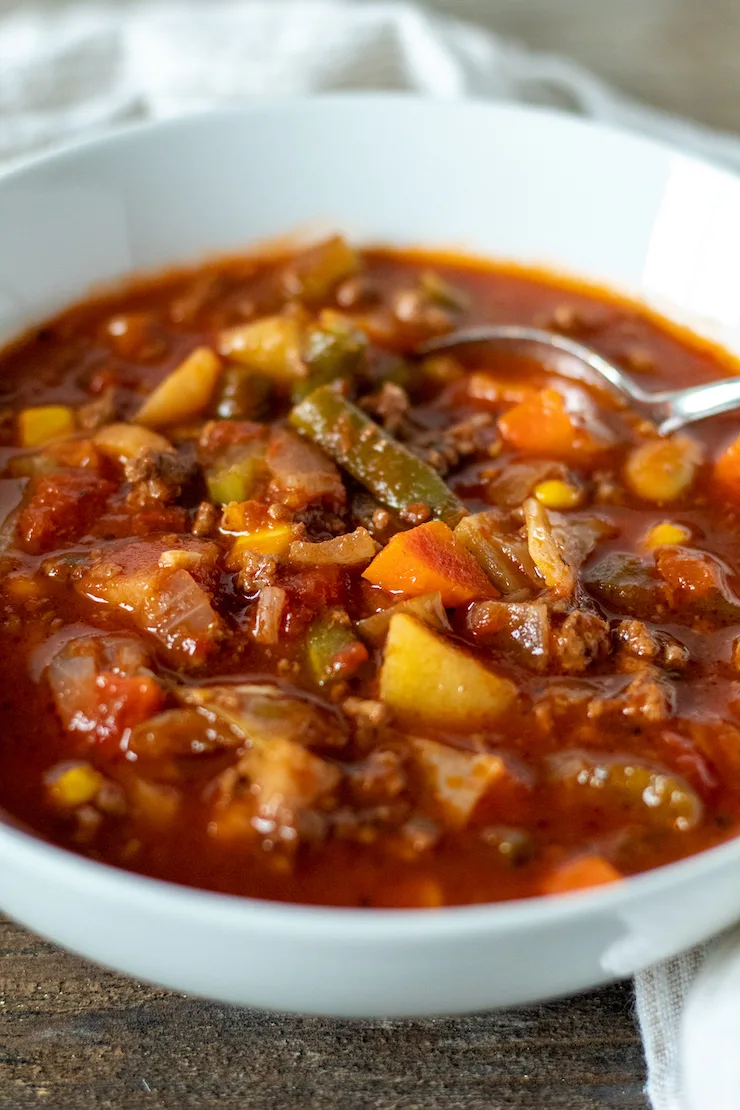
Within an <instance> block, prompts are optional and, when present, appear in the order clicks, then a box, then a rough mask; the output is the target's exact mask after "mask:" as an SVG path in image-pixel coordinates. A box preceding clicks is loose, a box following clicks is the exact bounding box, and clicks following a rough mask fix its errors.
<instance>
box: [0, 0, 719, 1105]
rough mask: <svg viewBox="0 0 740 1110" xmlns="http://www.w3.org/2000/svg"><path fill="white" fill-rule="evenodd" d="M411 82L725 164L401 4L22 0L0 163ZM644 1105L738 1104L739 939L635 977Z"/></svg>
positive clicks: (555, 72) (668, 125) (557, 74)
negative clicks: (160, 120) (527, 106)
mask: <svg viewBox="0 0 740 1110" xmlns="http://www.w3.org/2000/svg"><path fill="white" fill-rule="evenodd" d="M371 88H384V89H410V90H416V91H418V92H421V93H425V94H427V95H430V96H438V97H447V98H449V97H462V96H479V97H492V98H498V99H509V100H517V101H523V102H526V103H536V104H548V105H556V106H560V107H564V108H567V109H570V110H571V111H575V112H580V113H582V114H584V115H588V116H592V117H594V118H596V119H600V120H604V121H607V122H611V123H615V124H618V125H621V126H625V127H630V128H633V129H635V130H639V131H642V132H643V133H645V134H647V135H652V136H654V137H656V138H660V139H665V140H667V141H669V142H672V143H676V144H678V145H681V146H683V147H685V148H687V149H690V150H693V151H695V152H697V153H699V154H702V155H704V156H705V157H708V158H712V159H715V160H718V161H721V162H724V163H725V164H727V165H730V166H732V167H734V168H737V169H740V140H739V139H738V138H737V137H735V136H733V135H720V134H718V133H716V132H711V131H709V130H706V129H704V128H701V127H699V126H696V125H693V124H690V123H688V122H685V121H682V120H679V119H676V118H674V117H672V116H669V115H666V114H665V113H662V112H658V111H655V110H651V109H648V108H645V107H643V106H641V105H639V104H637V103H635V102H633V101H631V100H629V99H627V98H626V97H624V96H620V95H619V94H618V93H616V92H614V91H613V90H611V89H610V88H608V87H607V86H606V85H604V84H603V83H602V82H601V81H599V80H598V79H597V78H596V77H594V76H593V75H592V74H590V73H588V72H587V71H585V70H583V69H581V68H580V67H578V66H576V65H574V64H572V63H571V62H569V61H567V60H565V59H562V58H557V57H551V56H548V55H543V54H533V53H531V52H529V51H527V50H525V49H524V48H522V47H521V46H518V45H516V44H514V43H511V42H505V41H502V40H501V39H498V38H496V37H495V36H494V35H491V34H488V33H486V32H484V31H482V30H479V29H476V28H474V27H471V26H468V25H465V24H462V23H459V22H456V21H453V20H449V19H445V18H442V17H435V16H433V15H430V14H428V13H425V12H424V11H423V10H422V9H420V8H419V7H417V6H416V5H414V4H410V3H400V2H399V3H396V2H392V0H388V2H378V3H363V4H351V3H346V2H342V0H261V2H260V0H209V2H207V3H206V2H204V0H133V2H130V3H127V4H126V5H125V6H122V5H121V4H120V3H119V2H118V0H99V2H94V3H93V2H91V3H70V2H65V0H57V2H56V3H55V4H54V5H53V6H51V7H50V6H48V5H47V4H39V3H35V2H34V0H23V3H22V5H21V6H19V7H17V8H16V9H15V10H14V11H12V12H10V13H9V14H6V15H5V16H0V159H5V160H6V161H8V160H10V159H11V158H13V157H14V156H18V155H20V154H23V153H27V152H28V151H30V150H33V149H35V148H38V147H41V146H43V145H46V144H49V143H53V142H58V141H60V140H63V139H68V138H70V137H72V136H74V135H79V134H82V133H83V132H90V131H91V130H94V129H96V128H98V129H99V128H104V127H106V126H109V125H111V124H113V123H121V122H123V121H126V120H135V119H144V118H154V117H161V116H167V115H175V114H178V113H182V112H185V111H192V110H194V109H198V108H203V107H207V106H209V105H215V104H223V103H233V102H235V101H239V100H244V99H245V98H249V97H255V96H264V95H280V96H284V95H289V94H302V93H308V92H315V91H330V90H338V89H371ZM635 986H636V995H637V1010H638V1016H639V1019H640V1024H641V1028H642V1034H643V1039H644V1043H645V1052H646V1055H647V1060H648V1070H649V1081H648V1094H649V1097H650V1099H651V1101H652V1104H653V1107H654V1110H738V1108H740V1053H738V1052H737V1049H736V1044H737V1041H738V1035H740V939H739V938H738V937H737V935H735V936H734V937H733V936H730V938H729V939H728V938H725V939H724V940H723V941H722V942H714V943H713V944H712V945H710V946H708V947H705V948H702V949H697V950H695V951H694V952H691V953H689V954H687V955H684V956H681V957H678V958H677V959H674V960H670V961H668V962H667V963H665V964H663V965H661V966H659V967H656V968H652V969H650V970H649V971H645V972H643V973H642V974H640V975H638V976H637V977H636V983H635Z"/></svg>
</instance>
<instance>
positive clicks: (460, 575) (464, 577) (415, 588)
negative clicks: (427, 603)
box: [363, 520, 496, 607]
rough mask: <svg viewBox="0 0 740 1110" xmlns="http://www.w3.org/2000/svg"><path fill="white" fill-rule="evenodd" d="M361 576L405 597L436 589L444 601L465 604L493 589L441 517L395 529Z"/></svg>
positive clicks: (492, 591)
mask: <svg viewBox="0 0 740 1110" xmlns="http://www.w3.org/2000/svg"><path fill="white" fill-rule="evenodd" d="M363 578H366V579H367V580H368V582H372V584H373V585H374V586H380V587H382V589H384V590H390V591H391V592H396V593H403V594H406V596H407V597H420V596H421V595H422V594H429V593H439V594H440V595H441V597H442V603H443V605H449V606H451V607H452V606H456V605H466V604H467V603H468V602H469V601H473V600H474V599H475V598H482V597H494V596H496V591H495V590H494V588H493V586H492V585H491V583H490V582H489V580H488V578H487V577H486V575H485V574H484V573H483V571H482V570H481V568H480V566H479V565H478V563H477V562H476V561H475V559H474V558H473V556H472V555H471V554H470V553H469V552H468V551H466V550H465V548H464V547H463V546H462V544H460V543H458V541H457V540H456V539H455V536H454V535H453V533H452V531H451V529H450V528H448V526H447V525H446V524H444V523H443V522H442V521H441V520H431V521H429V523H428V524H420V525H418V526H417V527H416V528H411V529H410V530H409V531H408V532H398V533H397V534H396V535H395V536H393V537H392V538H391V539H390V541H389V542H388V543H387V544H386V546H385V547H384V548H383V550H382V551H381V552H380V553H379V554H378V555H376V556H375V558H374V559H373V561H372V563H371V564H370V566H369V567H368V568H367V570H366V571H365V572H364V573H363Z"/></svg>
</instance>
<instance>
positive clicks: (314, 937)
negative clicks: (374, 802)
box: [0, 97, 740, 1016]
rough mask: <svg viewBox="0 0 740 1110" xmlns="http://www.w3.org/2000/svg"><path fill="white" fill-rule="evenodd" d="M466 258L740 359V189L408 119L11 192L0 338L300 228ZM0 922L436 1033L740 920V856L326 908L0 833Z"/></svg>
mask: <svg viewBox="0 0 740 1110" xmlns="http://www.w3.org/2000/svg"><path fill="white" fill-rule="evenodd" d="M311 227H314V228H316V227H321V228H323V229H326V228H340V229H342V230H345V231H347V232H349V233H350V234H352V235H353V236H355V237H356V238H359V239H361V240H365V241H372V242H378V241H380V242H390V243H397V244H407V243H408V244H413V245H429V246H445V247H449V246H451V247H455V248H461V249H469V250H471V251H474V252H475V253H477V254H488V255H491V256H493V257H498V258H504V259H516V260H518V261H522V262H532V263H537V264H549V265H552V266H554V267H556V268H558V269H561V270H563V271H565V272H569V273H575V274H579V275H582V276H583V277H586V278H589V279H593V280H595V281H598V282H605V283H607V284H609V285H612V286H614V287H616V288H619V289H620V290H627V291H633V292H636V293H639V294H640V295H642V296H643V297H644V298H645V299H647V300H648V301H649V302H651V303H652V304H654V305H657V306H660V307H663V306H665V305H669V306H671V311H672V314H673V315H674V316H676V317H678V318H680V319H683V320H688V321H696V320H697V319H698V320H701V321H702V325H701V326H702V330H703V331H704V332H706V333H707V334H711V335H712V336H713V337H715V338H717V337H718V338H720V339H722V340H723V341H724V342H725V343H726V344H727V345H728V346H729V347H731V348H733V349H734V350H736V351H737V350H738V349H739V348H740V328H739V324H740V298H738V297H737V296H736V295H735V292H736V290H737V289H738V288H739V287H740V280H738V279H739V278H740V182H739V181H738V180H736V179H735V178H734V177H732V176H731V175H729V174H726V173H723V172H722V171H720V170H717V169H714V168H712V167H710V166H708V165H704V164H702V163H699V162H696V161H694V160H692V159H689V158H686V157H684V156H682V155H680V154H677V153H675V152H672V151H670V150H668V149H666V148H663V147H661V146H659V145H656V144H652V143H649V142H647V141H645V140H642V139H636V138H633V137H630V136H626V135H623V134H620V133H618V132H613V131H611V130H608V129H605V128H600V127H596V126H594V125H589V124H585V123H582V122H579V121H576V120H573V119H571V118H569V117H565V116H559V115H557V114H553V113H544V112H530V111H526V110H522V109H514V108H502V107H496V106H491V105H483V104H471V103H433V102H428V101H417V100H414V99H412V98H404V97H398V98H391V97H342V98H336V99H326V100H317V101H301V102H292V103H290V102H289V103H285V104H283V105H273V106H259V105H257V106H255V107H254V108H253V109H251V110H245V111H238V112H237V111H234V112H228V113H223V114H218V115H216V116H199V117H194V118H192V119H190V120H187V121H177V122H170V123H167V124H159V125H154V126H147V127H144V128H140V129H137V130H132V131H128V132H126V133H123V134H121V135H118V136H114V137H109V138H107V139H103V140H100V141H97V142H95V143H91V144H84V145H82V146H80V147H78V148H74V149H72V150H70V151H67V152H62V153H60V154H58V155H55V156H53V157H50V158H46V159H42V160H39V161H35V162H33V163H31V164H30V165H28V166H27V167H24V168H22V169H20V170H18V171H16V172H14V173H12V174H9V175H6V176H5V177H4V178H0V340H8V339H10V338H12V337H14V336H15V335H16V334H18V333H19V332H20V330H21V329H22V328H24V327H25V326H27V325H29V324H31V323H33V322H35V321H37V320H39V319H41V318H43V316H44V315H45V314H47V313H49V312H52V311H55V310H57V309H59V308H61V307H63V306H64V305H66V304H68V303H70V302H71V301H74V300H75V299H76V298H79V297H80V296H83V295H84V294H86V293H87V292H88V291H89V290H90V288H91V287H95V286H99V285H100V284H107V283H110V282H111V281H114V280H116V279H118V278H121V277H124V276H127V275H129V274H131V273H132V272H143V271H152V270H156V269H158V268H163V267H166V266H171V265H174V264H178V263H187V262H193V261H197V260H198V259H200V258H202V257H205V256H208V255H209V254H211V255H212V254H218V253H224V252H228V253H233V252H234V251H238V250H241V249H247V248H249V246H250V245H251V244H253V243H255V242H262V241H265V240H269V239H270V238H272V237H275V236H281V235H284V234H286V233H288V232H291V231H292V230H294V229H307V228H311ZM0 873H1V874H2V879H0V904H2V906H3V908H4V909H5V910H7V911H8V912H9V913H11V914H13V915H14V916H16V917H17V918H18V919H19V920H21V921H23V922H25V923H26V924H28V925H30V926H31V927H32V928H34V929H37V930H38V931H39V932H41V933H43V934H45V935H47V936H49V937H50V938H52V939H54V940H57V941H59V942H61V943H63V944H65V945H67V946H68V947H70V948H73V949H75V950H77V951H79V952H81V953H83V954H85V955H87V956H89V957H91V958H93V959H95V960H98V961H100V962H102V963H105V964H108V965H110V966H113V967H116V968H119V969H121V970H124V971H128V972H130V973H131V974H134V975H137V976H141V977H144V978H147V979H151V980H154V981H158V982H161V983H164V984H166V985H168V986H171V987H174V988H176V989H180V990H187V991H192V992H195V993H198V994H203V995H208V996H211V997H214V998H219V999H222V1000H224V1001H229V1002H238V1003H245V1004H251V1005H258V1006H265V1007H271V1008H275V1009H283V1010H297V1011H304V1012H318V1013H327V1014H342V1015H355V1016H375V1015H388V1016H400V1015H409V1014H430V1013H445V1012H447V1013H451V1012H461V1011H465V1010H475V1009H482V1008H486V1007H490V1006H495V1005H507V1004H511V1003H517V1002H525V1001H530V1000H532V999H535V998H543V997H548V996H552V995H555V994H562V993H567V992H571V991H575V990H579V989H582V988H585V987H589V986H592V985H595V984H596V983H599V982H603V981H605V980H607V979H609V978H613V977H616V976H619V975H626V974H629V973H631V972H632V971H633V970H635V969H636V968H638V967H641V966H645V965H646V964H648V963H651V962H653V961H655V960H657V959H660V958H663V957H666V956H669V955H672V954H673V953H675V952H676V951H678V950H679V949H680V948H682V947H685V946H687V945H689V944H692V943H695V942H697V941H699V940H701V939H703V938H704V937H706V936H708V935H709V934H710V933H711V932H714V931H716V930H717V929H719V928H721V927H723V926H725V925H726V924H728V923H729V922H730V921H732V920H733V919H734V918H735V917H737V915H738V913H740V883H738V882H737V879H738V876H739V875H740V845H739V844H731V845H727V846H725V847H723V848H720V849H717V850H715V851H714V852H710V853H705V854H704V855H703V856H702V857H697V858H695V859H693V860H689V861H686V862H684V863H681V864H678V865H675V866H673V867H670V868H663V869H661V871H659V872H656V873H653V874H651V875H647V876H643V877H640V878H639V879H637V880H634V881H631V882H628V883H624V884H619V885H618V887H615V888H612V889H610V890H608V891H604V892H594V893H593V894H585V895H582V896H572V897H570V898H557V899H542V900H539V899H538V900H532V901H530V902H526V903H517V904H513V905H508V906H498V907H497V906H492V907H482V908H481V907H477V908H471V909H468V910H465V909H463V910H453V911H435V912H434V913H427V914H422V913H416V914H413V913H412V914H409V913H392V912H389V913H368V912H362V911H330V910H326V911H322V910H307V909H301V908H297V907H283V906H278V905H270V904H267V903H256V902H252V901H249V900H246V899H229V898H223V897H220V896H217V895H210V894H205V893H202V892H194V891H187V890H184V889H179V888H175V887H172V886H168V885H167V884H160V883H155V882H151V881H148V880H143V879H139V878H137V877H134V876H131V875H126V874H124V873H122V872H118V871H116V870H114V869H111V868H106V867H104V866H101V865H98V864H94V863H92V862H90V861H86V860H82V859H78V858H77V857H74V856H72V855H70V854H68V853H65V852H62V851H60V850H58V849H54V848H51V847H49V846H48V845H45V844H43V843H41V842H40V841H37V840H35V839H33V838H31V837H28V836H26V835H25V834H23V833H19V832H18V831H17V830H14V829H11V828H9V827H6V826H2V825H0Z"/></svg>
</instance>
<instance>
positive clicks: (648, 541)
mask: <svg viewBox="0 0 740 1110" xmlns="http://www.w3.org/2000/svg"><path fill="white" fill-rule="evenodd" d="M690 539H691V529H690V528H687V527H686V525H685V524H674V522H673V521H672V520H661V522H660V524H654V525H653V526H652V528H648V530H647V532H646V533H645V536H644V539H643V541H642V542H643V543H644V545H645V547H672V546H674V545H675V544H679V543H688V542H689V540H690Z"/></svg>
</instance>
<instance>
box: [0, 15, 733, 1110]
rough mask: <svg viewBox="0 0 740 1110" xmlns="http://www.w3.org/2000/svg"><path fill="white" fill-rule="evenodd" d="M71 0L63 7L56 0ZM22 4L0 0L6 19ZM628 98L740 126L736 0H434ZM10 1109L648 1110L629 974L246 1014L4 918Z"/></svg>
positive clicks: (3, 1055) (5, 1086) (4, 1105)
mask: <svg viewBox="0 0 740 1110" xmlns="http://www.w3.org/2000/svg"><path fill="white" fill-rule="evenodd" d="M59 2H60V0H55V2H54V6H56V5H57V3H59ZM19 3H20V0H0V14H1V13H2V12H3V11H4V10H7V9H9V8H13V7H17V6H19ZM430 4H431V5H432V6H436V7H437V8H438V9H440V10H443V11H446V12H447V13H449V14H454V15H458V16H460V17H463V18H468V19H477V20H479V21H480V22H481V23H485V24H486V25H488V26H489V27H491V28H492V29H495V30H497V31H499V32H500V33H502V34H504V35H506V36H508V37H512V38H518V39H520V40H521V41H524V42H528V43H529V44H530V45H532V46H533V47H535V48H536V49H540V50H551V51H554V52H560V53H566V54H570V55H571V56H573V57H575V58H577V59H578V60H580V61H581V62H582V63H584V64H585V65H588V66H590V67H591V68H593V69H594V70H595V71H596V72H598V73H600V74H601V75H602V76H603V77H605V78H607V79H608V80H611V81H613V82H615V83H617V84H618V85H620V86H621V88H622V89H623V90H624V91H626V92H628V93H631V94H632V95H634V96H637V97H642V98H644V99H646V100H648V101H651V102H652V103H653V104H656V105H658V106H661V107H664V108H667V109H669V110H672V111H675V112H681V113H683V114H685V115H689V116H693V117H694V118H696V119H698V120H701V121H704V122H706V123H711V124H713V125H715V126H721V127H726V128H732V129H737V130H740V99H738V96H737V57H738V55H739V54H740V5H738V3H737V0H702V3H701V4H698V3H696V2H695V0H649V2H646V0H620V2H619V4H616V3H614V2H613V0H612V2H608V0H430ZM0 1029H1V1030H2V1032H1V1033H0V1110H26V1108H31V1107H34V1108H35V1107H44V1108H45V1110H104V1108H108V1107H110V1108H112V1110H128V1108H132V1110H133V1108H136V1110H138V1108H140V1107H141V1108H144V1110H148V1108H152V1110H155V1108H157V1110H158V1108H160V1107H162V1108H166V1110H170V1108H172V1110H211V1107H213V1108H216V1107H218V1108H219V1110H305V1108H309V1107H310V1108H320V1110H645V1107H646V1105H647V1104H646V1101H645V1099H644V1096H643V1094H642V1084H643V1082H644V1061H643V1056H642V1050H641V1046H640V1042H639V1038H638V1036H637V1033H636V1028H635V1023H634V1018H633V1014H632V993H631V988H630V986H629V985H628V984H621V985H619V986H615V987H610V988H608V989H606V990H602V991H598V992H595V993H592V994H589V995H585V996H583V997H580V998H576V999H571V1000H569V1001H563V1002H557V1003H550V1004H548V1005H542V1006H533V1007H527V1008H525V1009H520V1010H513V1011H509V1012H506V1013H502V1014H489V1015H477V1016H473V1017H468V1018H457V1019H454V1020H434V1021H417V1022H386V1021H373V1022H367V1023H349V1022H340V1021H328V1020H320V1019H317V1018H298V1017H291V1016H281V1015H271V1014H263V1013H257V1012H250V1011H240V1010H236V1009H233V1008H230V1007H226V1006H221V1005H217V1004H213V1003H208V1002H201V1001H198V1000H195V999H188V998H185V997H183V996H181V995H177V994H173V993H171V992H169V991H166V990H161V989H158V988H155V987H150V986H146V985H144V984H141V983H136V982H133V981H131V980H128V979H126V978H123V977H122V976H118V975H114V974H112V973H110V972H106V971H101V970H100V969H98V968H95V967H92V966H90V965H89V964H87V963H85V962H84V961H82V960H80V959H78V958H77V957H75V956H71V955H68V954H67V953H64V952H61V951H59V950H58V949H57V948H55V947H54V946H53V945H50V944H46V943H44V942H43V941H40V940H38V939H36V938H35V937H33V936H31V935H30V934H29V933H27V932H26V931H24V930H23V929H21V928H19V927H18V926H16V925H14V924H12V923H10V922H3V921H2V920H0Z"/></svg>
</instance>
